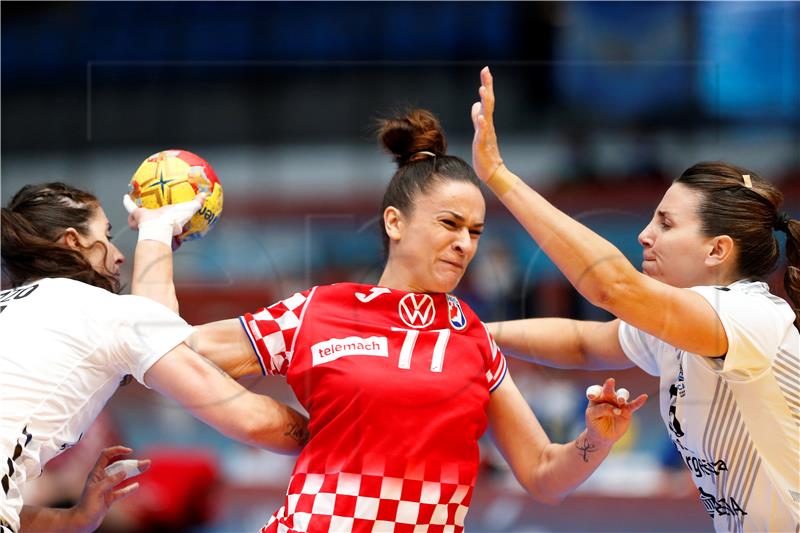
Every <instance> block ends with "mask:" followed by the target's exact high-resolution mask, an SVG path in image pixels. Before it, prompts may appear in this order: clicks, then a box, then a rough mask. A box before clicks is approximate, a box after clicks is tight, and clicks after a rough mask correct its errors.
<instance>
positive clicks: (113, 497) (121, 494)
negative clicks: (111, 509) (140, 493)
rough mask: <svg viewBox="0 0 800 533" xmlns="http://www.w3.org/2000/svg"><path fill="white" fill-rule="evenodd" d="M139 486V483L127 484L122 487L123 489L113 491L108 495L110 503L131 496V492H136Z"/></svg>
mask: <svg viewBox="0 0 800 533" xmlns="http://www.w3.org/2000/svg"><path fill="white" fill-rule="evenodd" d="M138 488H139V483H131V484H130V485H126V486H124V487H122V488H121V489H117V490H115V491H112V492H111V493H109V495H108V499H107V501H108V504H109V505H111V504H112V503H114V502H116V501H119V500H122V499H124V498H127V497H128V496H130V495H131V494H133V493H134V492H136V489H138Z"/></svg>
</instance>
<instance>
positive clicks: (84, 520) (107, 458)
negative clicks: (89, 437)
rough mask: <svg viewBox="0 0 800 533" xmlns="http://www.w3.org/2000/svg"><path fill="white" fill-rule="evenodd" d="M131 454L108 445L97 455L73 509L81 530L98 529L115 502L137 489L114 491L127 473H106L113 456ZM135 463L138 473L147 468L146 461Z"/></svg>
mask: <svg viewBox="0 0 800 533" xmlns="http://www.w3.org/2000/svg"><path fill="white" fill-rule="evenodd" d="M132 451H133V450H131V449H130V448H127V447H125V446H111V447H109V448H104V449H103V450H102V451H101V452H100V457H98V459H97V462H96V463H95V465H94V467H92V471H91V472H90V473H89V477H88V478H87V479H86V485H85V486H84V487H83V494H82V495H81V500H80V502H78V505H77V506H76V507H75V511H76V514H77V515H78V516H79V517H80V523H81V526H82V527H80V530H81V531H94V530H95V529H97V528H98V527H99V526H100V524H101V523H102V521H103V518H104V517H105V516H106V513H107V512H108V509H109V508H110V507H111V505H112V504H113V503H114V502H117V501H119V500H121V499H123V498H125V497H126V496H128V495H130V494H131V493H133V492H134V491H135V490H136V489H137V488H139V484H138V483H132V484H130V485H126V486H125V487H122V488H116V487H117V485H119V484H120V483H121V482H122V481H124V480H125V478H126V473H127V472H126V470H124V469H119V470H117V471H116V473H114V474H112V475H108V474H107V472H106V467H107V466H108V465H109V464H110V463H111V461H112V460H113V459H114V458H115V457H119V456H122V455H128V454H130V453H131V452H132ZM138 463H139V464H138V470H139V472H144V471H145V470H147V469H148V468H150V461H149V460H140V461H139V462H138Z"/></svg>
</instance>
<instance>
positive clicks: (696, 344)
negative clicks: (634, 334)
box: [609, 275, 728, 357]
mask: <svg viewBox="0 0 800 533" xmlns="http://www.w3.org/2000/svg"><path fill="white" fill-rule="evenodd" d="M609 311H611V312H612V313H614V314H615V315H617V316H618V317H619V318H621V319H622V320H624V321H625V322H627V323H628V324H630V325H632V326H634V327H636V328H638V329H641V330H642V331H645V332H647V333H649V334H650V335H653V336H654V337H657V338H659V339H661V340H663V341H664V342H666V343H668V344H671V345H672V346H675V347H676V348H679V349H681V350H686V351H688V352H692V353H695V354H698V355H703V356H707V357H719V356H721V355H725V353H727V351H728V338H727V336H726V334H725V329H724V328H723V327H722V322H721V321H720V319H719V316H717V313H716V311H715V310H714V308H712V307H711V305H710V304H709V303H708V302H707V301H706V299H705V298H703V297H702V296H700V295H699V294H697V293H696V292H694V291H691V290H689V289H680V288H677V287H672V286H670V285H667V284H666V283H661V282H660V281H656V280H654V279H652V278H649V277H647V276H644V275H639V276H638V277H637V279H636V282H635V283H634V284H633V287H631V288H630V289H629V290H625V291H621V294H619V296H618V297H617V298H616V301H614V302H612V303H611V305H610V306H609Z"/></svg>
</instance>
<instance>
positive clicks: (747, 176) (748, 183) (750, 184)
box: [742, 174, 753, 189]
mask: <svg viewBox="0 0 800 533" xmlns="http://www.w3.org/2000/svg"><path fill="white" fill-rule="evenodd" d="M742 180H744V186H745V187H747V188H748V189H752V188H753V180H751V179H750V174H743V175H742Z"/></svg>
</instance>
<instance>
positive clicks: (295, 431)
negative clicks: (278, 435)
mask: <svg viewBox="0 0 800 533" xmlns="http://www.w3.org/2000/svg"><path fill="white" fill-rule="evenodd" d="M283 436H284V437H289V438H291V439H294V440H295V441H297V442H298V444H305V443H306V442H307V441H308V427H307V426H306V424H305V423H303V424H297V423H295V422H292V423H291V424H289V427H288V429H287V431H286V433H284V434H283Z"/></svg>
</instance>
